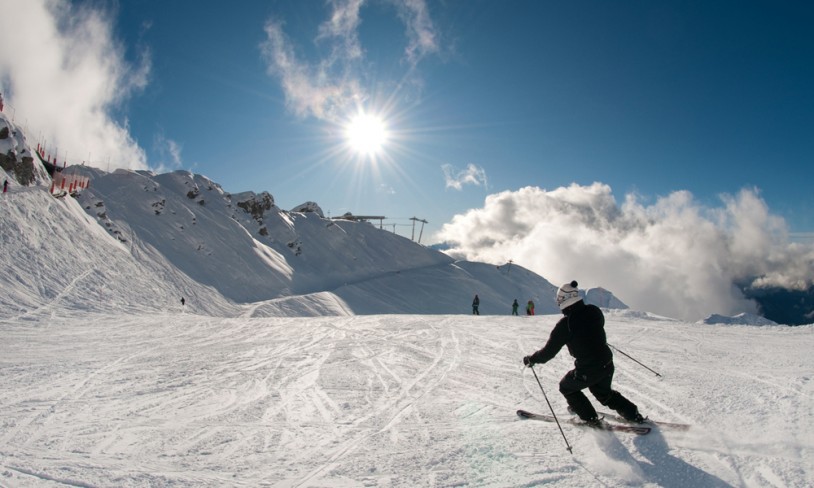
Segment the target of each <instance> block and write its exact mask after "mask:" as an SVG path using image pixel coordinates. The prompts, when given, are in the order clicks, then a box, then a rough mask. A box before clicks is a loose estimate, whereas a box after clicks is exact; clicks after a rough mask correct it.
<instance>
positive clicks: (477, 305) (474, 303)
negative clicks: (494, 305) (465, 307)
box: [472, 294, 480, 315]
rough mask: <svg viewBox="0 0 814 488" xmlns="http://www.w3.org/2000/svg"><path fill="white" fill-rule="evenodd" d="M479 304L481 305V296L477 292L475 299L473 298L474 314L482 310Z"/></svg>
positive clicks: (478, 313)
mask: <svg viewBox="0 0 814 488" xmlns="http://www.w3.org/2000/svg"><path fill="white" fill-rule="evenodd" d="M479 306H480V298H478V295H477V294H476V295H475V299H474V300H472V315H480V312H479V311H478V307H479Z"/></svg>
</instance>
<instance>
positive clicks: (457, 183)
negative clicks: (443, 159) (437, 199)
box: [441, 163, 488, 190]
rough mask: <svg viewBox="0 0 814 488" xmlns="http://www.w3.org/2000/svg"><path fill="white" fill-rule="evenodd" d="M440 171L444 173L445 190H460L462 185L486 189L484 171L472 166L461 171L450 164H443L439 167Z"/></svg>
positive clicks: (486, 182) (486, 183) (469, 165)
mask: <svg viewBox="0 0 814 488" xmlns="http://www.w3.org/2000/svg"><path fill="white" fill-rule="evenodd" d="M441 171H443V172H444V181H445V184H446V188H452V189H454V190H462V189H463V187H464V185H474V186H483V187H484V188H487V187H488V181H487V179H486V170H484V169H483V168H481V167H479V166H476V165H474V164H471V163H470V164H468V165H467V166H466V169H463V170H458V169H457V168H455V167H454V166H452V165H450V164H444V165H442V166H441Z"/></svg>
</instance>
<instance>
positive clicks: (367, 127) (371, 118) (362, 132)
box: [345, 113, 388, 156]
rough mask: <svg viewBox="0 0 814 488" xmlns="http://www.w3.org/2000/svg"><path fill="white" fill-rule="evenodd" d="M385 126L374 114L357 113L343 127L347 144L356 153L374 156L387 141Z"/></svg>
mask: <svg viewBox="0 0 814 488" xmlns="http://www.w3.org/2000/svg"><path fill="white" fill-rule="evenodd" d="M387 138H388V134H387V127H386V125H385V123H384V121H383V120H382V119H381V118H380V117H377V116H375V115H371V114H366V113H359V114H358V115H356V116H355V117H354V118H352V119H351V120H350V121H349V122H348V125H347V126H346V127H345V139H346V141H347V143H348V146H350V148H351V149H352V150H353V151H354V152H356V153H357V154H363V155H367V156H375V155H376V154H378V153H379V152H381V151H382V149H383V148H384V146H385V144H386V143H387Z"/></svg>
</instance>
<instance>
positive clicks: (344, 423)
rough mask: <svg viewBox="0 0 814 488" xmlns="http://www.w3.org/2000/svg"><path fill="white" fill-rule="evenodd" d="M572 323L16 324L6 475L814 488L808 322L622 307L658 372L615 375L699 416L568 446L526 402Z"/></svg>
mask: <svg viewBox="0 0 814 488" xmlns="http://www.w3.org/2000/svg"><path fill="white" fill-rule="evenodd" d="M55 312H58V308H57V309H55ZM61 315H65V316H61ZM558 318H559V317H558V316H536V317H534V318H531V319H527V320H520V319H518V318H516V317H514V318H511V317H505V316H503V317H495V316H481V317H467V316H407V315H393V316H356V317H320V318H265V319H247V318H233V319H228V318H227V319H223V318H213V317H207V316H200V315H193V314H156V315H143V316H126V317H125V316H117V315H93V314H91V315H88V316H85V317H80V316H76V314H68V313H65V314H60V313H56V315H55V316H54V317H53V318H45V317H44V316H43V317H42V321H41V322H34V323H33V324H32V322H31V317H27V318H26V320H25V321H14V320H7V321H5V322H4V323H3V324H2V325H0V327H2V331H3V337H4V341H3V343H2V344H0V357H2V362H1V363H0V367H1V368H2V370H0V388H1V389H2V391H4V392H5V393H6V394H4V395H3V397H2V398H0V427H2V430H1V431H0V456H2V457H0V486H15V487H39V486H86V487H97V486H125V487H142V486H145V487H146V486H172V487H187V486H189V487H192V486H196V487H197V486H213V487H214V486H270V487H306V486H338V487H352V486H391V487H392V486H399V487H408V486H433V487H441V486H494V487H498V486H501V487H502V486H540V485H544V486H558V487H559V486H563V487H578V486H579V487H582V486H620V485H633V486H667V487H679V486H750V487H758V486H760V487H762V486H770V487H780V486H808V485H811V484H812V483H814V477H812V470H814V466H813V463H812V461H811V459H812V448H814V442H812V439H814V432H812V427H810V426H809V422H808V421H806V420H804V419H810V418H812V414H813V413H814V412H813V411H812V407H811V399H812V393H814V392H813V391H812V385H811V381H810V373H809V370H810V368H806V367H804V364H807V363H805V360H806V358H807V357H808V356H807V354H808V353H807V352H805V351H804V349H806V350H810V347H811V346H812V342H814V341H812V336H811V329H810V328H808V329H807V328H797V329H780V328H742V327H741V328H739V327H710V326H701V327H699V326H693V325H689V324H681V323H673V322H667V321H664V322H658V321H656V322H655V323H654V322H653V321H647V322H645V321H637V320H625V319H617V318H610V319H609V321H608V325H607V330H608V339H609V342H610V343H611V344H613V345H614V346H616V347H617V348H619V349H620V350H622V351H625V352H628V353H631V354H632V355H634V356H635V357H636V358H637V359H638V360H640V361H642V362H644V363H645V364H648V365H650V366H651V367H653V369H655V370H656V371H659V372H660V373H661V374H662V375H663V377H662V378H659V377H656V376H655V375H654V374H652V373H650V372H649V371H646V370H645V369H644V368H641V367H640V366H638V365H635V364H634V363H632V362H631V361H630V360H629V359H627V358H625V357H623V356H621V355H620V354H618V353H617V354H615V362H616V370H617V373H616V377H615V387H616V388H617V389H619V390H620V391H621V392H622V393H623V394H625V395H626V396H628V397H629V398H631V400H633V401H634V402H636V403H637V404H638V405H639V406H640V408H641V409H642V411H643V412H644V413H645V414H646V415H649V416H650V417H652V418H654V419H659V420H665V421H676V422H687V423H691V424H693V426H694V428H693V429H691V430H690V431H687V432H680V431H671V430H669V429H658V428H656V429H654V430H653V432H652V433H651V434H650V435H647V436H641V437H639V436H630V435H625V434H618V435H613V434H607V433H601V432H594V431H587V430H585V429H579V428H573V427H568V426H564V433H565V435H566V436H567V438H568V441H569V443H570V445H571V446H572V447H573V449H574V454H573V455H572V454H569V453H568V452H567V451H566V449H565V443H564V441H563V438H562V434H561V433H560V432H559V430H558V429H557V428H556V426H554V425H547V424H542V423H532V422H529V421H523V420H521V419H518V418H517V417H516V415H515V413H514V412H515V410H516V409H517V408H526V409H528V410H531V411H541V412H545V411H547V410H546V409H547V406H546V404H545V402H544V400H543V399H542V394H541V392H540V389H539V386H538V385H537V383H536V381H534V378H533V376H532V375H531V373H530V372H529V371H528V369H527V368H524V367H523V366H522V361H521V359H522V357H523V355H525V354H528V353H530V352H533V351H534V350H536V349H538V348H539V347H541V346H542V345H543V344H544V343H545V340H546V339H547V336H548V332H549V331H550V330H551V328H552V327H553V325H554V323H555V322H556V320H557V319H558ZM744 337H746V338H748V339H747V340H749V341H754V343H755V344H756V345H755V346H748V347H744V345H743V344H742V342H743V341H744ZM789 341H793V342H795V343H797V344H800V345H799V346H796V347H794V348H789V347H788V344H789ZM634 353H635V354H634ZM570 368H571V359H570V357H568V355H567V352H566V351H565V350H563V351H562V352H561V353H560V355H559V356H558V357H557V358H555V359H554V360H552V361H551V362H550V363H548V364H546V365H540V366H537V367H536V368H535V370H536V371H537V373H538V376H539V377H540V380H541V382H542V384H543V385H544V387H545V388H546V394H547V395H548V398H549V400H550V401H551V403H552V405H553V406H554V407H555V409H556V410H557V413H558V414H559V415H561V416H563V417H564V416H566V415H567V414H565V413H563V412H564V411H565V402H564V400H563V399H562V397H561V395H560V394H559V392H558V391H557V384H558V382H559V379H560V378H561V376H562V375H563V374H564V373H565V372H566V371H568V370H569V369H570ZM595 405H597V407H598V406H599V405H598V404H596V403H595ZM801 419H803V420H801ZM758 425H765V426H766V427H767V430H765V431H760V432H757V431H754V427H755V426H758Z"/></svg>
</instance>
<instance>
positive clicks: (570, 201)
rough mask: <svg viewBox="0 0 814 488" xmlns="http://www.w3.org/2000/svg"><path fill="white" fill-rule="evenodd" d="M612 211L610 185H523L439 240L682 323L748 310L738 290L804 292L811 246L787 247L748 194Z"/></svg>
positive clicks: (780, 226) (677, 195) (449, 227)
mask: <svg viewBox="0 0 814 488" xmlns="http://www.w3.org/2000/svg"><path fill="white" fill-rule="evenodd" d="M641 200H642V199H641V198H640V197H638V196H637V195H634V194H629V195H626V196H625V197H624V200H623V202H622V203H621V204H620V203H618V202H617V201H616V199H615V198H614V195H613V192H612V190H611V188H610V187H609V186H608V185H605V184H601V183H594V184H592V185H590V186H580V185H576V184H573V185H571V186H569V187H567V188H557V189H555V190H551V191H547V190H544V189H541V188H537V187H526V188H521V189H519V190H516V191H505V192H501V193H497V194H493V195H490V196H488V197H487V198H486V201H485V203H484V206H483V208H479V209H473V210H470V211H468V212H466V213H465V214H461V215H457V216H455V217H454V218H453V220H452V221H451V222H450V223H448V224H445V225H444V226H443V228H442V230H441V231H440V233H439V236H438V237H439V238H440V239H442V240H444V241H447V242H448V243H451V244H452V246H453V247H452V249H451V250H450V251H449V253H450V254H452V255H455V256H458V257H461V258H466V259H470V260H478V261H486V262H491V263H503V262H506V261H508V260H509V259H512V260H513V261H514V262H516V263H519V264H521V265H523V266H525V267H527V268H529V269H532V270H534V271H535V272H537V273H538V274H540V275H542V276H544V277H546V278H547V279H549V280H550V281H552V282H553V283H554V284H560V283H564V282H567V281H570V280H572V279H577V280H579V281H580V282H581V284H582V285H583V286H590V287H593V286H602V287H605V288H608V289H610V290H612V291H613V292H614V293H615V294H616V295H617V296H618V297H619V298H620V299H622V300H623V301H624V302H626V303H628V304H629V305H630V306H631V307H633V308H636V309H640V310H648V311H651V312H654V313H658V314H662V315H666V316H669V317H675V318H680V319H684V320H695V319H698V318H701V317H704V316H706V315H709V314H711V313H724V314H736V313H740V312H756V305H755V304H754V303H753V302H752V301H750V300H747V299H746V298H744V296H743V294H742V293H741V291H740V288H739V286H738V285H742V284H744V283H747V284H751V285H752V286H769V285H771V286H781V287H785V288H796V289H802V288H805V287H807V286H810V285H811V282H812V281H811V280H812V276H811V272H812V271H811V270H812V265H814V248H813V247H812V246H810V245H803V244H798V243H792V242H790V241H789V238H788V231H787V227H786V225H785V222H784V221H783V220H782V219H781V218H779V217H777V216H773V215H772V214H771V213H770V212H769V209H768V208H767V206H766V204H765V202H764V201H763V200H762V199H761V198H760V195H759V192H758V191H757V190H756V189H749V188H748V189H743V190H742V191H741V192H739V193H738V194H737V195H722V196H721V199H720V205H719V206H716V207H709V206H705V205H702V204H701V203H699V202H697V201H696V200H695V199H694V198H693V196H692V194H690V193H689V192H686V191H677V192H674V193H672V194H670V195H667V196H664V197H661V198H658V199H657V200H656V201H654V202H651V203H644V202H642V201H641Z"/></svg>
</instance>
